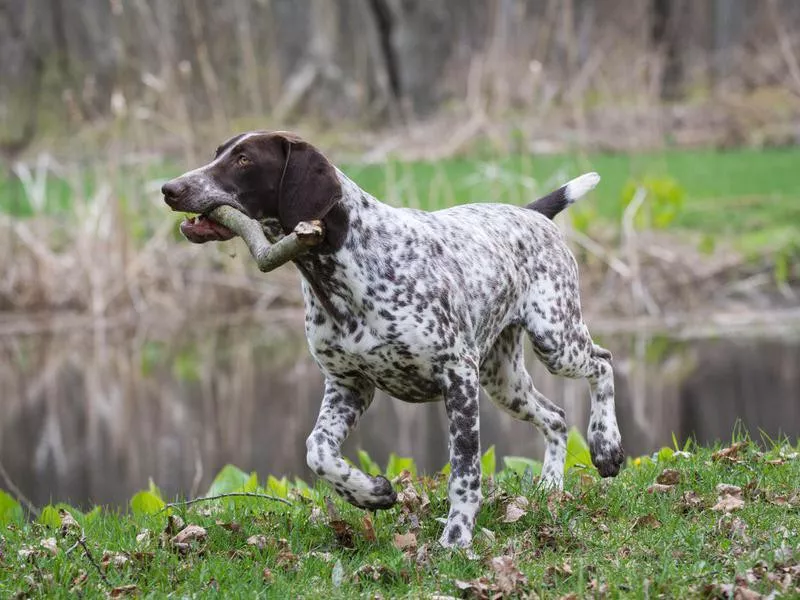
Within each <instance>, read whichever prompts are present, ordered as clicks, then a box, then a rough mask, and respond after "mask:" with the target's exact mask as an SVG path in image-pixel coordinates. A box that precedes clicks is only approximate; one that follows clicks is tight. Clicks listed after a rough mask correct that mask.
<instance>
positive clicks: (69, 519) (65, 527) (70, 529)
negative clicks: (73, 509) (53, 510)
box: [58, 508, 81, 536]
mask: <svg viewBox="0 0 800 600" xmlns="http://www.w3.org/2000/svg"><path fill="white" fill-rule="evenodd" d="M58 516H59V517H61V535H62V536H67V535H68V534H70V533H75V532H80V530H81V526H80V525H78V522H77V521H76V520H75V517H73V516H72V514H71V513H70V512H69V511H67V510H64V509H63V508H60V509H58Z"/></svg>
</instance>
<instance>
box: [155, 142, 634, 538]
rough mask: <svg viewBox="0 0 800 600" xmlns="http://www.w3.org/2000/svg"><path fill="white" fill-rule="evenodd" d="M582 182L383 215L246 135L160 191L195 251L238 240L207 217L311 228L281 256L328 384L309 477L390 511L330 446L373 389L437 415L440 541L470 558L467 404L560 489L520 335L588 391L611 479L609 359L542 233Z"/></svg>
mask: <svg viewBox="0 0 800 600" xmlns="http://www.w3.org/2000/svg"><path fill="white" fill-rule="evenodd" d="M599 179H600V178H599V176H598V175H597V174H596V173H588V174H585V175H582V176H580V177H578V178H576V179H574V180H572V181H570V182H569V183H567V184H566V185H564V186H563V187H561V188H559V189H558V190H556V191H554V192H552V193H550V194H548V195H547V196H544V197H543V198H540V199H539V200H537V201H535V202H533V203H531V204H529V205H527V206H525V207H521V206H512V205H506V204H468V205H462V206H456V207H453V208H448V209H445V210H439V211H435V212H425V211H419V210H412V209H407V208H395V207H391V206H388V205H386V204H383V203H381V202H379V201H378V200H376V199H375V198H373V197H372V196H371V195H370V194H368V193H367V192H365V191H364V190H362V189H360V188H359V187H358V186H357V185H356V184H355V183H354V182H353V181H351V180H350V179H349V178H348V177H347V176H346V175H344V174H343V173H342V172H341V171H339V170H338V169H336V168H335V167H334V166H333V165H332V164H331V163H330V162H329V161H328V160H327V159H326V158H325V156H323V154H322V153H321V152H320V151H319V150H317V149H316V148H315V147H314V146H312V145H311V144H309V143H308V142H306V141H304V140H302V139H301V138H299V137H297V136H296V135H293V134H291V133H287V132H262V131H256V132H250V133H244V134H241V135H237V136H235V137H233V138H231V139H229V140H228V141H227V142H225V143H224V144H222V145H221V146H220V147H219V148H218V149H217V152H216V156H215V158H214V159H213V160H212V161H211V162H210V163H209V164H207V165H205V166H203V167H200V168H198V169H195V170H193V171H189V172H188V173H185V174H184V175H181V176H180V177H177V178H176V179H173V180H171V181H169V182H168V183H166V184H165V185H164V186H163V188H162V193H163V195H164V199H165V202H166V203H167V205H168V206H169V207H171V208H172V209H173V210H177V211H183V212H187V213H196V214H197V215H198V216H196V217H193V218H191V219H187V220H185V221H184V222H183V223H182V224H181V231H182V232H183V234H184V236H185V237H187V239H189V240H190V241H192V242H195V243H204V242H208V241H214V240H224V239H230V238H231V237H233V236H234V235H235V234H234V233H233V232H232V231H230V230H229V229H227V228H226V227H224V226H223V225H221V224H219V223H216V222H214V221H213V219H211V218H210V217H209V216H208V212H209V211H211V210H213V209H214V208H215V207H218V206H220V205H229V206H232V207H233V208H235V209H237V210H239V211H241V212H243V213H244V214H246V215H248V216H249V217H251V218H252V219H255V220H257V221H260V222H261V224H262V226H263V228H264V231H265V233H266V234H267V237H269V238H270V239H271V240H272V241H273V242H274V241H276V240H278V239H280V238H282V237H283V236H285V235H287V234H289V233H290V232H291V231H292V230H293V229H294V227H295V226H296V225H297V224H298V223H300V222H301V221H312V220H319V221H321V222H322V224H323V226H324V232H325V237H324V240H323V241H322V243H321V244H320V245H319V246H317V247H315V248H313V249H311V250H308V251H307V252H306V253H305V254H302V255H298V256H296V257H293V262H294V263H295V265H296V266H297V268H298V269H299V271H300V273H301V274H302V287H303V299H304V304H305V333H306V337H307V339H308V345H309V348H310V351H311V353H312V355H313V356H314V358H315V360H316V362H317V364H318V365H319V367H320V369H321V370H322V372H323V373H324V375H325V392H324V396H323V399H322V406H321V409H320V412H319V417H318V419H317V422H316V425H315V426H314V429H313V431H312V432H311V434H310V436H309V437H308V439H307V441H306V448H307V462H308V465H309V467H310V468H311V469H312V470H313V471H314V472H315V473H316V474H317V475H318V476H319V477H322V478H323V479H325V480H326V481H328V482H329V483H330V484H332V486H333V487H334V488H335V489H336V491H337V492H338V493H339V494H340V495H341V496H343V497H344V498H345V499H347V500H348V501H349V502H350V503H351V504H353V505H355V506H358V507H360V508H363V509H370V510H375V509H386V508H390V507H391V506H392V505H394V504H395V502H396V501H397V495H396V493H395V491H394V490H393V488H392V485H391V483H390V482H389V481H388V480H386V479H385V478H384V477H381V476H376V477H371V476H369V475H367V474H365V473H363V472H362V471H360V470H359V469H357V468H355V467H354V466H353V465H351V464H349V463H348V462H346V461H345V460H344V458H343V457H342V455H341V450H340V448H341V445H342V443H343V442H344V440H345V438H347V436H348V434H349V433H350V432H351V431H353V429H354V428H355V427H356V426H357V424H358V421H359V419H360V418H361V416H362V415H363V414H364V412H365V411H366V410H367V408H369V406H370V403H371V402H372V399H373V395H374V392H375V390H376V388H379V389H381V390H383V391H385V392H387V393H389V394H390V395H392V396H394V397H396V398H398V399H400V400H404V401H406V402H429V401H434V400H442V399H443V400H444V405H445V409H446V412H447V416H448V419H449V431H448V435H449V452H450V466H451V471H450V479H449V483H448V499H449V501H450V509H449V513H448V516H447V522H446V525H445V526H444V530H443V532H442V534H441V537H440V542H441V544H442V545H443V546H445V547H468V546H470V544H471V541H472V534H473V529H474V525H475V520H476V517H477V514H478V511H479V509H480V505H481V501H482V493H481V463H480V457H481V454H480V436H479V423H478V396H479V389H480V388H483V389H484V391H485V392H486V394H487V395H488V397H489V398H491V399H492V400H493V401H494V402H495V403H496V404H497V405H498V406H499V407H500V408H501V409H503V410H504V411H506V412H507V413H509V414H510V415H512V416H513V417H515V418H517V419H521V420H524V421H529V422H531V423H533V425H535V426H536V427H537V428H538V429H539V431H541V433H542V434H543V435H544V437H545V440H546V450H545V455H544V463H543V468H542V483H543V484H544V485H547V486H550V487H552V488H555V489H561V488H562V487H563V471H564V461H565V457H566V442H567V426H566V422H565V420H564V411H563V409H561V408H560V407H558V406H556V405H555V404H553V403H552V402H550V401H549V400H548V399H547V398H545V397H544V396H543V395H542V394H541V393H540V392H539V391H537V390H536V388H535V387H534V385H533V381H532V380H531V378H530V376H529V375H528V373H527V371H526V369H525V365H524V360H523V337H524V336H525V335H526V334H527V335H528V337H529V338H530V340H531V341H532V344H533V349H534V351H535V353H536V356H537V357H538V358H539V360H541V362H542V363H543V364H544V365H545V366H546V367H547V369H548V370H549V371H550V372H551V373H554V374H558V375H563V376H566V377H572V378H585V379H587V380H588V382H589V386H590V392H591V413H590V419H589V428H588V442H589V448H590V451H591V456H592V462H593V463H594V465H595V466H596V468H597V469H598V471H599V472H600V474H601V475H602V476H604V477H609V476H615V475H616V474H617V473H618V472H619V469H620V465H621V464H622V460H623V457H624V452H623V448H622V444H621V438H620V434H619V428H618V426H617V419H616V414H615V408H614V375H613V368H612V363H611V353H610V352H609V351H608V350H606V349H604V348H601V347H600V346H598V345H596V344H594V343H593V342H592V338H591V337H590V335H589V331H588V329H587V327H586V325H585V324H584V322H583V319H582V316H581V309H580V299H579V293H578V269H577V265H576V262H575V259H574V257H573V256H572V254H571V252H570V250H569V249H568V248H567V246H566V244H565V242H564V240H563V237H562V235H561V232H560V231H559V229H558V228H557V227H556V225H555V224H554V223H553V222H552V218H553V217H554V216H555V215H556V214H558V213H559V212H560V211H561V210H563V209H564V208H566V207H567V206H568V205H570V204H572V203H573V202H574V201H575V200H577V199H578V198H580V197H581V196H583V195H584V194H585V193H586V192H588V191H589V190H591V189H593V188H594V187H595V185H596V184H597V183H598V181H599Z"/></svg>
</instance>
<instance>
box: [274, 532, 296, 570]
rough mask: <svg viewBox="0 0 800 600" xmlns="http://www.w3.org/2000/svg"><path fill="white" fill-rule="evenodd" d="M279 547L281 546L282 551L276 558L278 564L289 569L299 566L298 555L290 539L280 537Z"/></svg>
mask: <svg viewBox="0 0 800 600" xmlns="http://www.w3.org/2000/svg"><path fill="white" fill-rule="evenodd" d="M278 548H280V552H278V556H277V558H276V562H277V564H278V565H280V566H282V567H286V568H288V569H294V568H295V567H296V566H297V561H298V557H297V555H296V554H295V553H294V552H292V550H291V547H290V546H289V541H288V540H286V539H285V538H281V539H279V540H278Z"/></svg>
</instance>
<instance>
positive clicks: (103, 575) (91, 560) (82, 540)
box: [64, 529, 114, 587]
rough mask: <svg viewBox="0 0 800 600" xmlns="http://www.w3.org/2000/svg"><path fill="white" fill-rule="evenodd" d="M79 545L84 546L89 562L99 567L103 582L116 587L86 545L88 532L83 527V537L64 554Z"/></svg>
mask: <svg viewBox="0 0 800 600" xmlns="http://www.w3.org/2000/svg"><path fill="white" fill-rule="evenodd" d="M78 546H80V547H81V548H83V553H84V554H85V555H86V558H88V559H89V562H90V563H92V565H93V566H94V568H95V569H97V573H98V575H100V579H102V580H103V583H105V584H106V585H107V586H108V587H114V586H113V585H111V582H110V581H109V580H108V579H107V578H106V575H105V573H103V569H101V568H100V565H98V564H97V562H96V561H95V560H94V557H93V556H92V552H91V551H90V550H89V547H88V546H87V545H86V534H85V533H84V531H83V530H82V529H81V537H79V538H78V541H77V542H75V543H74V544H72V546H70V547H69V548H67V550H66V552H64V554H70V553H71V552H72V551H73V550H75V548H77V547H78Z"/></svg>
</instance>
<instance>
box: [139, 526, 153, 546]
mask: <svg viewBox="0 0 800 600" xmlns="http://www.w3.org/2000/svg"><path fill="white" fill-rule="evenodd" d="M149 543H150V530H149V529H142V532H141V533H140V534H138V535H137V536H136V545H137V546H146V545H147V544H149Z"/></svg>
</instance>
